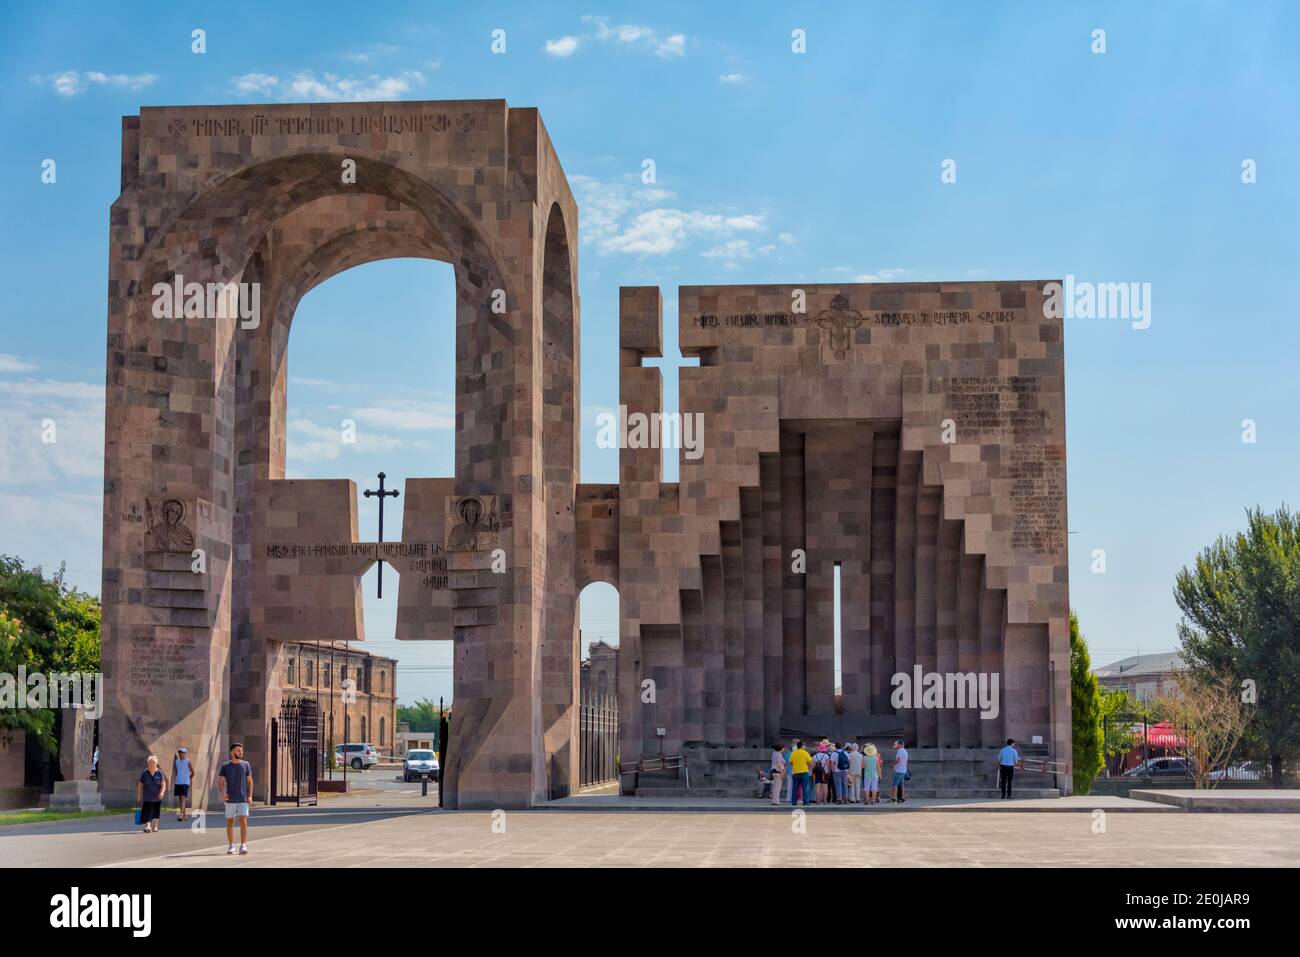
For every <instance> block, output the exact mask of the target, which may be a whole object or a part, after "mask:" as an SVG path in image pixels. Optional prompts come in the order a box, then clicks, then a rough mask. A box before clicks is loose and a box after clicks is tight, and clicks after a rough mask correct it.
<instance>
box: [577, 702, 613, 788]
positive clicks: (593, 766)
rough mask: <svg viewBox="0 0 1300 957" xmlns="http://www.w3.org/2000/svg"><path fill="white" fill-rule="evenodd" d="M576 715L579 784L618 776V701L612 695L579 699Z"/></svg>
mask: <svg viewBox="0 0 1300 957" xmlns="http://www.w3.org/2000/svg"><path fill="white" fill-rule="evenodd" d="M580 708H581V711H580V714H579V718H578V741H579V750H578V755H579V760H578V786H579V787H584V788H585V787H588V786H589V785H593V784H605V783H607V782H609V781H616V780H617V779H618V701H617V699H616V698H614V697H613V696H611V695H589V696H587V697H584V698H583V699H582V704H581V705H580Z"/></svg>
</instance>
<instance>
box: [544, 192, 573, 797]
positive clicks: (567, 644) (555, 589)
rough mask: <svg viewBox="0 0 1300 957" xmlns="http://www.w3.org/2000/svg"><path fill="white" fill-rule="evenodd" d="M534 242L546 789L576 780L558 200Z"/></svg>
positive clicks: (568, 428)
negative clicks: (538, 257)
mask: <svg viewBox="0 0 1300 957" xmlns="http://www.w3.org/2000/svg"><path fill="white" fill-rule="evenodd" d="M545 230H546V231H545V240H544V243H543V246H542V301H541V319H542V330H541V331H542V363H541V371H542V382H541V392H542V406H541V416H542V421H541V431H542V436H543V442H542V456H543V461H542V466H543V475H544V479H545V481H544V489H543V490H544V497H543V507H544V509H545V521H546V529H547V534H546V539H545V540H546V590H545V594H544V597H543V602H542V641H541V643H540V648H539V656H540V660H539V664H540V666H541V669H540V670H541V679H542V680H541V684H542V697H541V702H540V704H541V722H540V728H539V730H540V731H541V735H542V740H541V741H539V742H537V744H539V745H541V750H540V751H537V752H536V753H543V754H546V755H550V762H549V767H548V768H547V769H546V777H547V794H548V796H549V797H550V798H552V799H554V798H560V797H566V796H567V795H569V794H571V793H572V792H573V790H574V789H575V788H576V787H577V786H578V785H579V774H578V766H577V760H576V758H577V754H576V752H577V750H578V749H577V748H576V747H575V740H576V735H577V732H578V725H579V718H580V715H579V704H578V673H577V672H578V653H577V641H576V639H577V617H576V611H577V607H576V606H577V602H576V599H575V595H574V591H575V583H574V559H575V554H576V553H575V535H576V515H575V495H576V492H577V480H578V443H577V440H578V433H577V422H578V382H577V360H578V356H577V341H578V339H577V321H578V311H577V299H576V295H575V287H576V283H575V281H574V269H575V262H574V256H573V253H572V249H571V246H570V243H569V235H570V232H569V228H568V226H567V224H566V223H565V221H564V214H563V212H562V211H561V209H560V207H559V205H558V204H553V205H552V206H551V207H550V209H549V210H548V211H547V218H546V226H545Z"/></svg>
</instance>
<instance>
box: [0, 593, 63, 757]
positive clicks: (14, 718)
mask: <svg viewBox="0 0 1300 957" xmlns="http://www.w3.org/2000/svg"><path fill="white" fill-rule="evenodd" d="M33 644H34V640H33V633H32V631H31V630H30V629H29V628H27V627H26V625H24V623H23V622H22V621H21V620H20V619H18V618H11V617H10V616H9V613H8V612H6V611H4V610H3V609H0V735H2V734H4V732H5V731H25V732H26V733H27V735H28V736H29V737H32V738H34V739H35V740H37V741H39V742H40V744H41V746H42V747H43V748H45V750H46V751H53V750H54V747H55V740H54V712H53V711H51V710H50V709H48V708H27V707H18V701H19V698H18V696H24V698H25V696H26V694H27V688H26V687H25V686H23V685H20V684H18V683H17V680H16V679H17V676H18V669H19V667H22V666H26V667H27V668H31V666H32V662H33V661H34V660H35V655H34V653H33ZM6 685H7V686H8V687H6Z"/></svg>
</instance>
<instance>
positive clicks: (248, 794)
mask: <svg viewBox="0 0 1300 957" xmlns="http://www.w3.org/2000/svg"><path fill="white" fill-rule="evenodd" d="M217 786H218V787H219V788H220V789H221V800H222V801H223V802H225V805H226V843H227V844H229V845H230V846H229V847H227V848H226V853H227V854H234V853H235V821H236V820H238V821H239V853H240V854H247V853H248V805H249V804H250V803H251V801H252V800H253V766H252V765H251V764H249V763H248V762H247V761H245V760H244V746H243V745H242V744H232V745H231V746H230V760H229V761H227V762H226V763H225V764H223V765H222V766H221V770H220V771H218V772H217Z"/></svg>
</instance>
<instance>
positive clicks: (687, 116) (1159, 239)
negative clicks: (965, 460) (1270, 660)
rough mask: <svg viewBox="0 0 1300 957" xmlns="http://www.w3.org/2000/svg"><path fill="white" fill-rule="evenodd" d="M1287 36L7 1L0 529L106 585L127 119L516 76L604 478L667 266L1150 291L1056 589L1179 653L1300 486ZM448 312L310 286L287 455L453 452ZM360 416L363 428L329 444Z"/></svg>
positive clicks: (423, 266)
mask: <svg viewBox="0 0 1300 957" xmlns="http://www.w3.org/2000/svg"><path fill="white" fill-rule="evenodd" d="M196 28H202V29H204V30H206V39H207V52H206V53H204V54H202V55H198V54H194V53H192V52H191V31H192V30H194V29H196ZM796 28H799V29H803V30H805V31H806V35H807V52H806V53H804V54H795V53H793V52H792V51H791V31H792V30H794V29H796ZM494 29H502V30H504V31H505V38H506V52H505V53H504V54H493V53H492V52H491V49H490V44H491V41H492V36H491V34H492V31H493V30H494ZM1096 29H1103V30H1105V34H1106V52H1105V53H1104V54H1097V53H1093V52H1092V49H1091V48H1092V46H1093V38H1092V33H1093V31H1094V30H1096ZM1297 38H1300V8H1296V7H1295V6H1294V5H1287V4H1281V3H1279V4H1251V5H1249V6H1248V7H1245V6H1242V5H1239V4H1211V3H1198V4H1187V3H1181V4H1179V3H1148V4H1142V5H1133V4H1127V3H1098V4H1088V5H1086V7H1085V6H1084V5H1075V4H1071V5H1066V4H1042V3H1029V2H1025V3H997V4H971V3H952V4H939V3H936V4H919V3H918V4H906V5H902V4H887V3H867V2H856V3H838V4H837V3H818V4H816V5H813V4H806V5H805V4H789V3H746V4H729V3H714V4H707V5H704V4H687V3H672V2H666V3H657V4H653V5H636V6H635V7H632V6H630V5H626V4H606V5H604V6H600V5H593V4H589V3H583V4H561V3H519V4H504V3H503V4H492V3H475V4H451V3H440V4H429V3H418V4H417V3H412V4H402V3H390V4H382V5H380V4H374V5H350V4H349V5H343V4H329V3H325V4H322V3H313V4H299V3H276V4H264V3H257V4H240V3H226V4H223V5H222V6H221V8H220V10H219V12H218V10H217V8H215V7H213V8H208V9H205V7H204V6H202V5H198V4H146V3H122V4H113V3H93V4H92V3H83V4H58V3H48V4H41V5H34V4H33V5H24V6H21V7H20V6H18V5H7V6H6V7H5V8H4V10H3V12H2V13H0V81H2V82H3V83H4V90H5V96H4V98H3V100H0V128H2V129H3V130H4V131H5V137H4V141H5V148H4V149H3V150H0V175H3V177H4V183H5V188H4V189H3V191H0V212H3V219H4V222H5V224H6V226H7V228H6V229H5V230H3V231H0V269H3V278H4V280H5V289H6V292H7V302H6V304H5V305H6V308H5V310H4V313H3V318H2V319H0V330H2V333H3V334H2V335H0V552H9V553H16V554H18V555H21V556H22V557H23V558H24V559H26V560H28V561H29V562H39V563H42V564H44V565H45V566H47V567H52V566H56V565H58V564H59V562H61V561H66V563H67V565H68V569H69V577H70V578H71V579H72V581H73V582H74V583H76V584H78V585H79V586H80V587H82V588H85V589H87V590H90V591H94V592H97V591H98V588H99V549H100V522H99V511H100V504H101V497H100V488H101V471H102V470H101V457H102V442H103V436H102V429H103V424H102V423H103V381H104V372H103V363H104V342H105V340H104V334H105V316H106V301H105V290H106V286H107V268H108V250H107V239H108V209H109V206H110V205H111V203H112V202H113V200H114V199H115V198H116V196H117V193H118V156H119V136H120V117H121V116H122V115H123V114H127V113H133V112H135V111H136V110H137V109H138V108H139V107H140V106H142V105H163V104H187V103H192V104H207V103H255V102H295V101H312V100H341V99H456V98H495V97H503V98H505V99H507V100H508V101H509V102H510V103H511V104H512V105H515V106H536V107H538V108H540V110H541V112H542V116H543V118H544V120H545V122H546V125H547V127H548V129H549V130H550V133H551V137H552V139H553V140H554V142H555V144H556V148H557V150H558V152H559V155H560V158H561V160H562V162H563V164H564V168H565V171H566V172H567V174H568V175H569V178H570V180H571V182H572V183H573V185H574V188H575V192H576V193H577V195H578V198H579V202H580V209H581V231H582V245H581V251H580V280H581V294H582V306H583V313H582V341H581V347H582V370H581V374H582V404H583V408H584V430H583V451H582V454H583V466H582V477H583V480H584V481H589V482H610V481H615V480H616V461H615V459H614V457H613V453H612V452H610V451H606V450H601V449H597V448H596V447H595V422H594V415H595V413H596V412H597V411H599V410H600V409H603V408H609V407H612V406H614V405H616V404H617V382H616V378H615V376H616V366H617V347H616V342H617V338H616V337H617V297H618V287H619V286H620V285H642V284H658V285H660V286H661V287H662V288H663V291H664V296H665V304H666V309H665V337H666V341H667V342H668V343H670V344H671V346H670V350H671V351H672V352H673V356H672V357H670V358H669V360H668V361H667V362H666V364H665V365H666V367H665V380H666V381H665V387H666V398H667V405H668V408H669V409H672V408H675V387H676V377H675V364H674V361H673V360H674V358H675V350H676V345H675V343H676V312H675V310H676V287H677V286H678V285H682V284H695V283H725V282H755V281H764V282H790V283H795V282H808V283H813V282H818V281H835V282H843V281H851V280H854V279H857V278H859V277H862V280H863V281H876V280H895V281H925V280H938V279H947V280H963V279H1023V278H1053V277H1059V276H1063V275H1065V274H1067V273H1072V274H1074V275H1076V276H1078V277H1080V278H1082V279H1090V280H1093V281H1133V282H1149V283H1151V286H1152V322H1151V326H1150V328H1148V329H1145V330H1135V329H1132V328H1131V327H1130V325H1129V324H1128V323H1127V322H1121V321H1114V320H1073V321H1069V322H1067V327H1066V362H1067V392H1068V394H1067V420H1068V421H1067V425H1068V443H1069V506H1070V528H1071V532H1072V535H1071V538H1070V546H1071V602H1072V604H1073V606H1074V607H1075V608H1076V609H1077V610H1078V612H1079V614H1080V618H1081V621H1082V625H1083V629H1084V633H1085V634H1086V636H1087V637H1088V639H1089V643H1090V645H1091V647H1092V649H1093V656H1094V662H1095V663H1103V662H1106V661H1110V660H1114V659H1116V658H1119V657H1124V656H1126V655H1129V654H1133V653H1135V652H1137V651H1139V650H1141V651H1143V652H1148V651H1157V650H1165V649H1169V648H1172V647H1173V646H1174V644H1175V625H1176V622H1177V617H1178V616H1177V609H1176V607H1175V605H1174V603H1173V599H1172V596H1171V590H1172V584H1173V577H1174V575H1175V573H1176V572H1177V570H1178V569H1179V568H1180V567H1182V566H1183V565H1184V564H1186V563H1188V562H1189V561H1190V560H1191V559H1192V558H1193V556H1194V555H1195V553H1196V551H1197V550H1198V549H1200V548H1201V547H1203V546H1204V545H1206V544H1207V543H1209V542H1210V541H1212V540H1213V539H1214V538H1215V537H1216V536H1218V535H1219V534H1222V533H1224V532H1228V531H1231V530H1233V529H1235V528H1237V527H1238V526H1240V525H1241V524H1242V513H1243V510H1244V509H1245V508H1246V507H1247V506H1250V505H1254V504H1256V503H1259V504H1261V505H1262V506H1264V507H1265V508H1267V509H1272V508H1276V507H1277V506H1278V505H1279V504H1280V503H1282V502H1283V501H1288V500H1289V501H1290V503H1291V504H1292V505H1296V504H1297V500H1298V499H1300V495H1297V494H1296V482H1295V479H1296V476H1297V474H1300V468H1298V467H1297V466H1300V427H1297V424H1296V414H1297V410H1298V409H1300V377H1297V375H1296V356H1297V347H1298V346H1300V332H1298V331H1297V322H1296V319H1295V309H1294V301H1293V299H1292V297H1291V294H1290V293H1291V290H1290V285H1291V283H1292V281H1293V277H1294V276H1295V274H1296V263H1297V261H1300V257H1298V255H1297V254H1298V253H1300V238H1298V237H1297V230H1296V218H1297V217H1296V213H1297V210H1298V209H1300V202H1298V200H1300V176H1298V175H1297V171H1298V170H1300V121H1298V120H1297V116H1298V114H1300V111H1298V110H1297V104H1298V103H1300V95H1298V94H1300V89H1298V82H1297V81H1298V79H1300V78H1298V76H1297V73H1298V72H1300V66H1298V64H1300V58H1297V57H1296V56H1295V54H1294V49H1293V47H1294V44H1295V42H1296V40H1297ZM47 158H52V159H54V160H56V162H57V182H55V183H54V184H44V183H42V182H41V164H42V161H43V160H45V159H47ZM645 159H653V160H654V161H655V164H656V171H657V182H656V183H655V184H654V185H653V186H652V187H648V186H646V185H645V184H642V183H641V181H640V175H639V174H640V172H641V168H642V161H643V160H645ZM947 159H952V160H955V162H956V164H957V166H956V169H957V181H956V183H952V184H944V183H941V181H940V165H941V163H943V161H944V160H947ZM1245 159H1253V160H1254V161H1255V163H1256V164H1257V171H1258V172H1257V177H1258V179H1257V182H1256V183H1254V184H1250V185H1246V184H1243V183H1242V180H1241V166H1242V162H1243V160H1245ZM451 306H452V302H451V276H450V267H448V266H446V265H444V264H440V263H429V262H412V261H394V262H386V263H378V264H372V265H370V266H365V267H361V268H359V269H355V270H352V271H350V272H348V273H345V274H343V275H341V276H339V277H337V278H335V279H333V280H331V281H330V282H328V283H326V284H325V285H323V286H322V287H320V288H319V289H317V290H315V291H313V292H312V293H311V294H310V295H309V296H307V297H306V298H305V299H304V301H303V303H302V305H301V307H300V309H299V312H298V315H297V317H296V321H295V324H294V331H293V338H292V341H291V346H292V348H291V350H290V398H289V403H290V418H291V427H290V445H289V449H290V459H289V468H290V473H291V474H292V475H298V476H306V477H350V478H354V479H356V480H357V482H358V483H359V485H360V487H366V486H365V485H361V483H365V482H372V481H373V476H374V473H375V472H377V471H379V470H380V469H383V470H384V471H386V472H387V473H388V474H389V476H390V483H391V481H392V479H397V480H399V481H400V480H401V479H402V478H405V477H407V476H424V475H437V474H449V473H450V471H451V462H452V460H451V454H452V447H453V439H452V432H451V428H452V422H451V421H450V409H451V408H452V402H453V400H452V396H451V392H452V387H453V383H452V356H451V352H450V348H449V343H450V338H449V337H450V335H451V330H452V328H453V317H452V311H451ZM345 412H347V413H349V414H350V415H351V417H354V418H356V419H357V420H358V423H359V425H361V426H362V430H361V435H362V441H360V442H359V443H358V445H357V446H356V447H354V448H349V449H345V450H340V449H339V447H338V445H337V443H336V441H335V440H334V436H336V435H337V428H338V422H339V420H340V419H341V418H343V417H345V415H344V413H345ZM46 418H52V419H54V421H55V422H56V423H57V428H58V433H57V442H55V443H54V444H53V445H46V444H42V443H41V442H40V423H41V421H42V420H44V419H46ZM1247 418H1250V419H1253V420H1255V422H1256V425H1257V430H1258V440H1257V442H1255V443H1254V444H1245V443H1243V442H1242V440H1241V435H1242V428H1241V423H1242V420H1243V419H1247ZM674 473H675V469H672V470H670V473H669V476H670V477H672V475H673V474H674ZM390 514H391V512H390ZM361 522H362V528H363V530H365V531H366V532H369V531H371V530H373V528H374V515H373V512H372V511H371V510H370V506H369V503H367V502H363V504H362V507H361ZM396 531H397V529H396V528H395V527H394V528H392V529H391V531H389V537H394V535H395V533H396ZM1097 548H1101V549H1104V550H1105V552H1106V562H1107V567H1106V573H1105V574H1094V573H1092V572H1091V570H1090V564H1091V552H1092V551H1093V549H1097ZM367 594H368V596H370V597H368V598H367V629H368V632H369V634H370V636H371V638H372V639H374V644H373V648H374V650H377V651H379V652H381V653H389V654H396V655H397V656H398V657H399V658H400V659H401V661H402V670H401V672H399V675H400V680H401V685H400V687H401V689H402V690H401V696H402V698H403V699H408V700H409V699H411V698H414V697H415V696H417V695H425V694H431V695H434V696H437V695H438V694H449V693H450V673H449V669H448V666H447V663H448V662H449V660H450V647H449V645H446V644H444V643H434V644H430V645H421V646H418V647H413V646H412V645H409V644H403V645H400V646H399V645H397V643H395V642H392V641H387V642H385V641H384V639H383V636H384V635H385V634H388V635H391V633H392V614H393V612H392V602H391V601H390V600H389V599H387V598H386V599H385V601H384V602H383V603H382V604H381V603H379V602H377V601H376V600H375V599H374V598H373V587H370V588H369V589H368V591H367ZM388 594H390V595H392V594H395V589H394V590H390V591H389V593H388ZM582 611H583V628H584V634H585V635H587V636H595V635H609V634H612V632H613V630H614V629H615V627H616V614H617V612H616V606H615V604H614V603H613V600H612V597H611V594H610V593H609V592H606V593H605V594H603V595H600V596H596V597H595V598H592V599H589V600H584V603H583V609H582Z"/></svg>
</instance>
